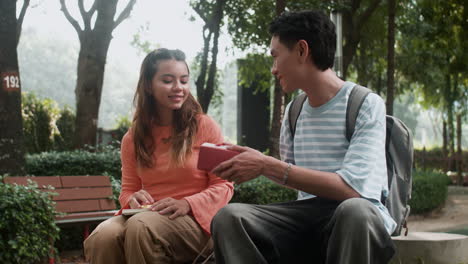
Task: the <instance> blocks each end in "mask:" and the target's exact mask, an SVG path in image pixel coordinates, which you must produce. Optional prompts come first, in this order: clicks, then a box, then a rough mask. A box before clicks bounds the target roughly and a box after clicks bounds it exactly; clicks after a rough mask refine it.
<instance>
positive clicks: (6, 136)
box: [0, 0, 24, 175]
mask: <svg viewBox="0 0 468 264" xmlns="http://www.w3.org/2000/svg"><path fill="white" fill-rule="evenodd" d="M16 32H17V20H16V0H2V1H0V39H1V40H2V41H1V45H0V78H1V80H0V175H2V174H5V173H8V174H10V175H24V146H23V119H22V116H21V86H20V78H19V69H18V54H17V51H16V44H17V33H16Z"/></svg>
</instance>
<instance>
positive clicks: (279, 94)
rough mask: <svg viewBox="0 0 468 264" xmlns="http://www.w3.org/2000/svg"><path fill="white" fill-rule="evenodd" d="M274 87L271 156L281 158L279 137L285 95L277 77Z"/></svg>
mask: <svg viewBox="0 0 468 264" xmlns="http://www.w3.org/2000/svg"><path fill="white" fill-rule="evenodd" d="M274 89H275V90H274V97H273V118H272V120H271V131H270V156H272V157H275V158H279V138H280V133H281V120H282V119H283V112H284V97H285V96H284V92H283V90H282V89H281V86H280V84H279V81H278V79H275V88H274Z"/></svg>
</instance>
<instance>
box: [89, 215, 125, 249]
mask: <svg viewBox="0 0 468 264" xmlns="http://www.w3.org/2000/svg"><path fill="white" fill-rule="evenodd" d="M120 218H122V216H117V217H112V218H110V219H108V220H106V221H104V222H102V223H101V224H99V225H98V226H97V227H96V228H95V229H94V231H93V232H92V233H91V235H90V236H89V237H88V238H87V239H86V240H85V241H84V248H85V251H86V249H88V250H93V249H96V248H100V247H106V246H111V247H114V246H118V244H119V243H120V241H121V240H122V238H123V233H124V225H123V223H124V221H125V220H124V219H120Z"/></svg>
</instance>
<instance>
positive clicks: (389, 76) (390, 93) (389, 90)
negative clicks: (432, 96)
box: [387, 0, 396, 115]
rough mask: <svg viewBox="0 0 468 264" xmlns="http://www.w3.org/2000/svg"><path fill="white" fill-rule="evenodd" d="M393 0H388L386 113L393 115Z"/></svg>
mask: <svg viewBox="0 0 468 264" xmlns="http://www.w3.org/2000/svg"><path fill="white" fill-rule="evenodd" d="M395 12H396V2H395V0H388V35H387V39H388V48H387V114H388V115H393V101H394V93H395Z"/></svg>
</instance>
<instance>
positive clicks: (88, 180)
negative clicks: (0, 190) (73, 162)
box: [4, 176, 116, 214]
mask: <svg viewBox="0 0 468 264" xmlns="http://www.w3.org/2000/svg"><path fill="white" fill-rule="evenodd" d="M28 179H30V180H31V181H34V182H37V185H38V187H39V188H40V189H45V188H46V186H47V185H50V186H53V187H54V188H55V190H53V192H56V193H58V195H57V196H53V200H54V201H55V202H56V205H55V207H56V210H57V211H58V212H62V213H68V214H70V213H81V212H96V211H107V210H114V209H116V206H115V203H114V201H113V200H112V199H111V198H110V197H111V196H112V186H111V182H110V179H109V176H32V177H30V176H28V177H5V178H4V182H5V183H10V184H12V183H16V184H19V185H27V180H28Z"/></svg>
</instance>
